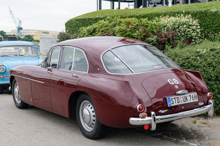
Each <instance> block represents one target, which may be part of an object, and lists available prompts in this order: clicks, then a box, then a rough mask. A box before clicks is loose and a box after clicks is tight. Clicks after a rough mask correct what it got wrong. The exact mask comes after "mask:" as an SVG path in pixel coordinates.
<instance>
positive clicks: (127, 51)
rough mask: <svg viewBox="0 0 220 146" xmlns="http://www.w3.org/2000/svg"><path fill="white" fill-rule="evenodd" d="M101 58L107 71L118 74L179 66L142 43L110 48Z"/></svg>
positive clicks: (155, 49) (153, 48)
mask: <svg viewBox="0 0 220 146" xmlns="http://www.w3.org/2000/svg"><path fill="white" fill-rule="evenodd" d="M102 60H103V63H104V66H105V68H106V70H107V71H108V72H109V73H118V74H132V73H142V72H147V71H152V70H159V69H166V68H179V67H178V66H177V65H176V64H175V63H174V62H173V61H172V60H170V59H169V58H168V57H167V56H166V55H164V54H163V53H162V52H160V51H159V50H158V49H157V48H155V47H152V46H143V45H126V46H120V47H117V48H114V49H110V50H109V51H107V52H105V53H104V54H103V56H102Z"/></svg>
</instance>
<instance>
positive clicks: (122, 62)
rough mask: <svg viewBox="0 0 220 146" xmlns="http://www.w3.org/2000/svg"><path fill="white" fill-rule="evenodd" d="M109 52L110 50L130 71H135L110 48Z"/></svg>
mask: <svg viewBox="0 0 220 146" xmlns="http://www.w3.org/2000/svg"><path fill="white" fill-rule="evenodd" d="M110 52H112V53H113V54H114V55H115V56H116V57H117V58H118V59H119V60H120V61H121V62H122V63H123V64H124V65H125V66H126V67H127V68H128V69H129V70H130V71H131V73H135V72H134V71H133V69H131V68H130V67H129V66H128V65H127V63H125V62H124V61H123V60H122V59H121V58H120V57H119V56H118V55H117V54H115V53H114V52H113V51H112V50H110Z"/></svg>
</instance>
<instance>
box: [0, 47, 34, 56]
mask: <svg viewBox="0 0 220 146" xmlns="http://www.w3.org/2000/svg"><path fill="white" fill-rule="evenodd" d="M8 56H37V53H36V51H35V49H34V47H32V46H7V47H1V48H0V57H8Z"/></svg>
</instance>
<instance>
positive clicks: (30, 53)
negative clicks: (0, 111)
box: [0, 41, 42, 94]
mask: <svg viewBox="0 0 220 146" xmlns="http://www.w3.org/2000/svg"><path fill="white" fill-rule="evenodd" d="M41 62H42V60H41V59H40V57H39V54H38V51H37V48H36V46H35V45H34V44H33V43H31V42H25V41H3V42H0V94H1V93H3V90H4V89H5V88H8V87H9V71H10V69H11V68H12V67H14V66H18V65H37V64H40V63H41Z"/></svg>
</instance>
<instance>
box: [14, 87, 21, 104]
mask: <svg viewBox="0 0 220 146" xmlns="http://www.w3.org/2000/svg"><path fill="white" fill-rule="evenodd" d="M14 98H15V101H16V103H18V104H20V103H21V97H20V94H19V88H18V84H17V83H15V85H14Z"/></svg>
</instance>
